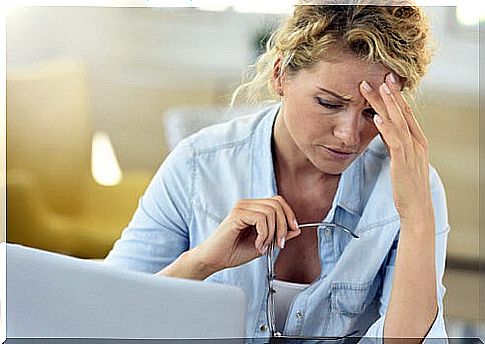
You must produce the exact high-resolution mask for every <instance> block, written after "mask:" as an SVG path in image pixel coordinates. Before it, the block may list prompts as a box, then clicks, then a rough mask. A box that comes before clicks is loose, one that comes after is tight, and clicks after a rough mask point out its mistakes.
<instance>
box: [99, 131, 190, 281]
mask: <svg viewBox="0 0 485 344" xmlns="http://www.w3.org/2000/svg"><path fill="white" fill-rule="evenodd" d="M192 152H193V150H192V149H191V146H190V144H189V142H188V141H187V140H183V141H181V142H180V143H179V144H178V145H177V147H175V149H174V150H173V151H172V152H171V153H170V154H169V156H168V157H167V158H166V159H165V161H164V162H163V164H162V165H161V166H160V168H159V169H158V171H157V173H156V174H155V176H154V177H153V179H152V181H151V182H150V185H149V186H148V188H147V190H146V191H145V193H144V194H143V196H142V197H141V199H140V201H139V205H138V208H137V210H136V211H135V214H134V215H133V218H132V220H131V221H130V223H129V224H128V226H127V227H126V228H125V229H124V230H123V233H122V235H121V238H120V239H118V240H117V241H116V243H115V245H114V247H113V249H112V250H111V251H110V253H109V254H108V256H107V257H106V258H105V260H104V263H105V264H109V265H111V266H114V267H119V268H122V269H129V270H135V271H141V272H148V273H155V272H158V271H160V270H161V269H163V268H164V267H166V266H167V265H169V264H170V263H171V262H173V261H174V260H175V259H177V257H178V256H179V255H180V254H181V253H182V252H184V251H186V250H187V249H188V246H189V233H188V224H189V223H190V216H191V206H190V193H191V187H192V183H191V171H192V170H193V169H192V167H191V161H192V160H191V159H192Z"/></svg>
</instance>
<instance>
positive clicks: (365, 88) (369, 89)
mask: <svg viewBox="0 0 485 344" xmlns="http://www.w3.org/2000/svg"><path fill="white" fill-rule="evenodd" d="M362 88H363V89H364V91H365V92H367V93H368V92H370V91H372V87H370V85H369V84H368V83H367V81H365V80H364V81H362Z"/></svg>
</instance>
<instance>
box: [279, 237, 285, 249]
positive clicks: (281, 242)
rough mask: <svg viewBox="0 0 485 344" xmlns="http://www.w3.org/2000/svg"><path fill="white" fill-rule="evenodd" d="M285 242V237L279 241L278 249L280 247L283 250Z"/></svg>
mask: <svg viewBox="0 0 485 344" xmlns="http://www.w3.org/2000/svg"><path fill="white" fill-rule="evenodd" d="M285 240H286V239H285V237H282V238H281V239H280V247H281V249H284V248H285Z"/></svg>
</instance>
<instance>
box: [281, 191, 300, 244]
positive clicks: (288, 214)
mask: <svg viewBox="0 0 485 344" xmlns="http://www.w3.org/2000/svg"><path fill="white" fill-rule="evenodd" d="M275 198H276V199H277V200H278V202H279V203H280V204H281V207H282V208H283V211H284V215H285V220H286V223H287V224H288V229H289V231H292V232H294V233H296V235H295V234H293V233H291V232H288V231H287V232H286V233H285V237H283V238H282V239H284V240H289V239H290V236H291V238H294V237H296V236H298V235H300V233H301V229H300V228H298V221H297V220H296V215H295V213H294V212H293V209H291V207H290V205H289V204H288V202H286V200H285V199H284V198H283V197H282V196H280V195H277V196H275ZM282 246H284V242H283V245H282ZM280 247H281V245H280Z"/></svg>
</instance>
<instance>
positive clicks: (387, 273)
mask: <svg viewBox="0 0 485 344" xmlns="http://www.w3.org/2000/svg"><path fill="white" fill-rule="evenodd" d="M430 185H431V193H432V199H433V208H434V213H435V223H436V237H435V238H436V239H435V263H436V265H435V266H436V287H437V296H438V313H437V315H436V318H435V320H434V322H433V324H432V325H431V327H430V329H429V331H428V333H427V335H426V337H425V338H424V343H427V342H429V343H431V342H432V343H433V344H435V343H445V342H447V337H448V336H447V333H446V329H445V322H444V316H443V298H444V296H445V292H446V288H445V286H444V285H443V275H444V272H445V260H446V245H447V240H448V233H449V231H450V226H449V224H448V211H447V205H446V196H445V191H444V188H443V184H442V182H441V180H440V178H439V176H438V174H437V172H436V171H435V170H434V169H433V168H431V171H430ZM396 254H397V240H396V241H395V242H394V245H393V246H392V249H391V251H390V252H389V255H388V259H387V263H386V266H385V267H384V279H383V286H382V296H381V299H380V307H379V313H380V318H378V319H377V321H376V322H374V323H373V324H372V325H371V326H370V327H369V329H368V330H367V332H366V333H365V335H364V337H363V338H362V340H361V343H371V342H372V343H381V342H382V339H383V337H384V320H385V316H386V311H387V307H388V305H389V300H390V295H391V289H392V281H393V276H394V262H395V260H396ZM430 339H432V340H430Z"/></svg>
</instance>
